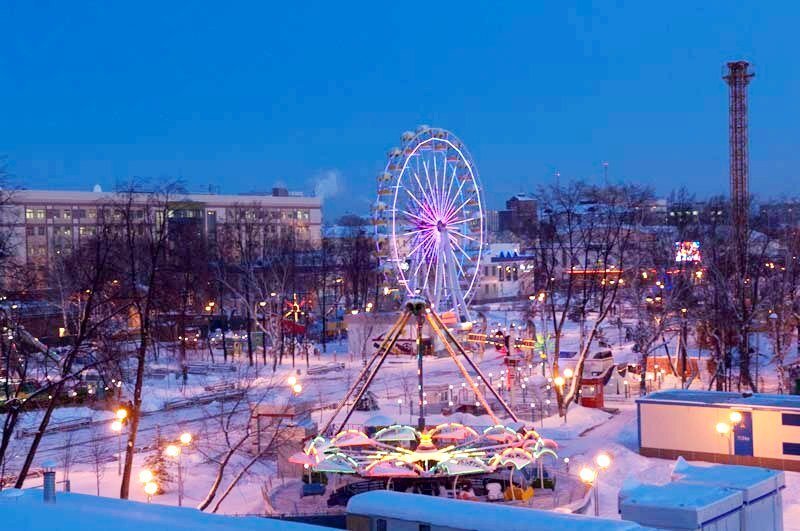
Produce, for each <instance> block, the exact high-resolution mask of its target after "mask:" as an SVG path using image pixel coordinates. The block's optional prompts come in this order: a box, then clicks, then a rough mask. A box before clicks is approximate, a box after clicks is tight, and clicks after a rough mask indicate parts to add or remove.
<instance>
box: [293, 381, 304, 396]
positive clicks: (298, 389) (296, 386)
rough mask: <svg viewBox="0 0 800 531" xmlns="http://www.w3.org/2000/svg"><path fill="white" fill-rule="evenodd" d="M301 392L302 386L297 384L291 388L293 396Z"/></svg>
mask: <svg viewBox="0 0 800 531" xmlns="http://www.w3.org/2000/svg"><path fill="white" fill-rule="evenodd" d="M302 391H303V386H302V385H300V384H299V383H296V384H294V385H293V386H292V392H294V394H296V395H299V394H300V393H301V392H302Z"/></svg>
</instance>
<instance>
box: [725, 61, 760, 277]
mask: <svg viewBox="0 0 800 531" xmlns="http://www.w3.org/2000/svg"><path fill="white" fill-rule="evenodd" d="M754 75H755V74H753V73H752V72H751V71H750V63H748V62H747V61H731V62H729V63H728V75H726V76H724V77H723V78H722V79H724V80H725V82H726V83H727V84H728V113H729V124H728V133H729V141H730V186H731V224H732V225H733V227H734V231H735V237H736V245H737V247H738V249H737V254H738V255H739V266H740V268H741V270H742V271H743V270H744V254H745V244H746V241H747V240H746V238H747V212H748V204H749V201H748V195H749V191H750V189H749V185H748V178H749V175H748V174H749V156H748V144H749V140H748V136H747V85H748V84H749V83H750V80H751V79H752V78H753V76H754Z"/></svg>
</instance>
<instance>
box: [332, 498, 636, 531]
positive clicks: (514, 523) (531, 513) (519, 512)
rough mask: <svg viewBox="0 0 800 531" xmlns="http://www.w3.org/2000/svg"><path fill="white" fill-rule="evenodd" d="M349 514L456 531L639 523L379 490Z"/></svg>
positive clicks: (622, 529)
mask: <svg viewBox="0 0 800 531" xmlns="http://www.w3.org/2000/svg"><path fill="white" fill-rule="evenodd" d="M347 512H348V513H350V514H360V515H365V516H383V517H386V518H393V519H397V520H407V521H412V522H423V523H429V524H432V525H433V526H442V527H447V528H456V529H474V530H475V531H498V530H499V529H503V530H504V531H517V530H519V531H523V530H524V531H528V530H529V529H558V530H559V531H577V530H582V529H592V530H594V531H603V530H607V531H612V530H613V531H629V530H630V531H633V530H637V529H642V527H640V526H639V525H638V524H635V523H633V522H625V521H622V520H606V519H603V518H592V517H589V516H579V515H574V514H564V513H557V512H554V511H540V510H537V509H528V508H523V507H511V506H509V505H503V504H498V503H482V502H475V501H462V500H452V499H448V498H439V497H436V496H423V495H420V494H405V493H402V492H393V491H386V490H376V491H372V492H365V493H363V494H357V495H356V496H353V497H352V498H350V501H349V502H348V504H347Z"/></svg>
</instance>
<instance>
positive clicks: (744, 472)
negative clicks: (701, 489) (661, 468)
mask: <svg viewBox="0 0 800 531" xmlns="http://www.w3.org/2000/svg"><path fill="white" fill-rule="evenodd" d="M672 477H673V479H675V480H679V481H681V482H682V483H697V484H703V485H713V486H718V487H727V488H732V489H736V490H741V491H742V494H743V495H744V500H745V501H746V502H749V501H751V500H754V499H757V498H760V497H761V496H764V495H765V494H769V493H772V492H775V491H776V490H779V489H781V488H783V487H784V486H785V485H786V479H785V477H784V473H783V472H782V471H780V470H771V469H769V468H758V467H752V466H739V465H712V466H697V465H690V464H689V463H687V462H686V461H685V460H683V458H679V459H678V460H677V461H676V463H675V467H674V468H673V472H672Z"/></svg>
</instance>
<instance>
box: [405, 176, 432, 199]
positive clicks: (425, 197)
mask: <svg viewBox="0 0 800 531" xmlns="http://www.w3.org/2000/svg"><path fill="white" fill-rule="evenodd" d="M426 171H427V170H426ZM413 173H414V179H415V180H416V181H417V186H419V190H420V191H421V192H422V198H423V199H424V200H425V201H426V202H428V203H429V204H432V200H431V198H430V197H429V195H428V191H427V189H426V188H425V186H424V185H423V184H422V181H420V179H419V173H418V172H413ZM406 189H407V188H406Z"/></svg>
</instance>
